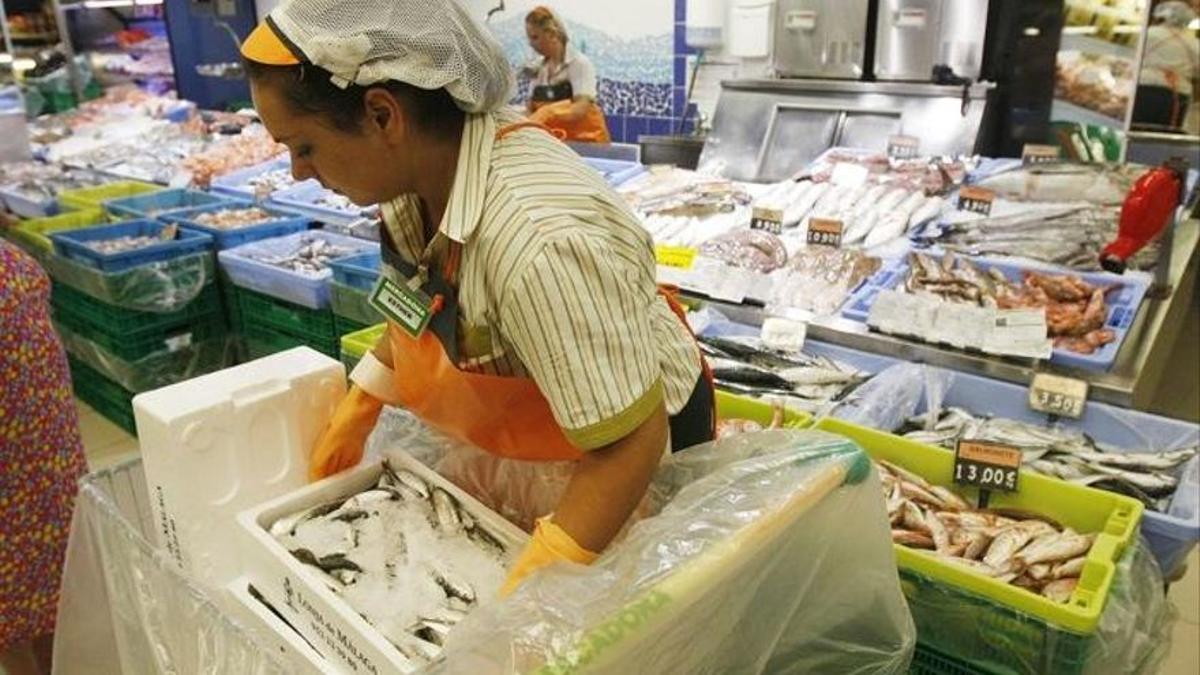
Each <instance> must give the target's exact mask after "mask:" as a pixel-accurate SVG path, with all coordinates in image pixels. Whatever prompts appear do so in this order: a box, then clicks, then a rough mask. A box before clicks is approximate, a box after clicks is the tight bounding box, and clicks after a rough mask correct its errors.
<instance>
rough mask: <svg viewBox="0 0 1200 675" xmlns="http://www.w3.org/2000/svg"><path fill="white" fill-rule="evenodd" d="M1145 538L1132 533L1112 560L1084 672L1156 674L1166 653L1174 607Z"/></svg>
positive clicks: (1120, 674) (1094, 674)
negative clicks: (1113, 571)
mask: <svg viewBox="0 0 1200 675" xmlns="http://www.w3.org/2000/svg"><path fill="white" fill-rule="evenodd" d="M1163 588H1164V586H1163V575H1162V571H1161V570H1160V569H1159V567H1158V563H1157V562H1155V560H1154V555H1153V554H1152V552H1151V551H1150V549H1149V547H1148V545H1147V543H1146V540H1145V539H1143V538H1141V537H1138V538H1137V540H1136V545H1134V546H1130V547H1129V549H1127V550H1126V551H1125V554H1124V555H1122V556H1121V559H1120V560H1118V561H1117V573H1116V575H1115V576H1114V577H1113V585H1112V587H1111V588H1110V589H1109V591H1108V602H1107V603H1106V604H1105V606H1104V613H1103V614H1101V615H1100V628H1099V630H1098V631H1097V633H1096V637H1095V639H1093V640H1092V644H1091V645H1090V650H1089V658H1088V661H1087V668H1086V669H1085V670H1086V672H1087V673H1089V675H1102V674H1106V673H1112V674H1113V675H1124V674H1125V673H1147V674H1150V673H1157V672H1159V670H1160V667H1161V665H1162V663H1163V661H1164V660H1165V659H1166V657H1167V654H1168V653H1170V651H1171V624H1172V623H1174V621H1175V618H1176V617H1175V610H1174V607H1172V605H1171V603H1170V602H1169V601H1168V600H1167V596H1166V593H1165V592H1164V591H1163Z"/></svg>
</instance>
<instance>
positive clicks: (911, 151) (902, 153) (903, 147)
mask: <svg viewBox="0 0 1200 675" xmlns="http://www.w3.org/2000/svg"><path fill="white" fill-rule="evenodd" d="M922 15H924V11H922ZM920 145H921V141H920V140H919V139H918V138H917V137H916V136H904V135H896V136H888V141H887V156H888V157H892V158H894V159H912V158H913V157H916V156H917V149H918V148H919V147H920Z"/></svg>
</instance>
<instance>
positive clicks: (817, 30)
mask: <svg viewBox="0 0 1200 675" xmlns="http://www.w3.org/2000/svg"><path fill="white" fill-rule="evenodd" d="M869 5H870V3H869V2H868V0H780V2H779V5H778V7H777V8H776V12H775V40H774V45H775V47H774V58H773V63H774V67H775V70H776V72H777V73H778V74H779V75H780V76H781V77H819V78H837V79H852V80H857V79H861V78H862V76H863V72H864V70H865V65H866V63H865V59H866V48H867V13H868V8H869Z"/></svg>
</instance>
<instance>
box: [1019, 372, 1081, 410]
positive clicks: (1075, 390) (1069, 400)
mask: <svg viewBox="0 0 1200 675" xmlns="http://www.w3.org/2000/svg"><path fill="white" fill-rule="evenodd" d="M1087 395H1088V383H1087V382H1085V381H1083V380H1077V379H1075V378H1073V377H1063V376H1061V375H1051V374H1050V373H1038V374H1036V375H1034V376H1033V382H1031V383H1030V384H1029V407H1030V408H1033V409H1034V410H1036V411H1038V412H1044V413H1046V414H1048V415H1061V416H1063V417H1071V418H1074V419H1079V418H1080V417H1083V406H1084V404H1085V403H1086V402H1087Z"/></svg>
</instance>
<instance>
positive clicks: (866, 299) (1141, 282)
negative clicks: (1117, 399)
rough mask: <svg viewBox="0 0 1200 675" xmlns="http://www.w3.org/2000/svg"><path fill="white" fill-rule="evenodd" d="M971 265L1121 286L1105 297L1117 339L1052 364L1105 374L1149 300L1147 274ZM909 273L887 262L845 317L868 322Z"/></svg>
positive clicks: (985, 261)
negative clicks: (878, 301)
mask: <svg viewBox="0 0 1200 675" xmlns="http://www.w3.org/2000/svg"><path fill="white" fill-rule="evenodd" d="M935 259H936V258H935ZM971 262H973V263H975V264H976V265H979V266H982V267H984V268H988V267H994V268H995V269H997V270H999V271H1000V272H1002V273H1003V274H1004V275H1005V276H1006V277H1008V278H1009V279H1012V280H1014V281H1018V280H1020V279H1021V272H1022V271H1024V270H1031V271H1039V272H1048V273H1051V274H1075V275H1077V276H1079V277H1080V278H1082V279H1083V280H1084V281H1086V282H1088V283H1090V284H1093V285H1097V286H1119V288H1116V289H1114V290H1112V291H1110V292H1109V293H1108V295H1106V296H1105V299H1106V300H1107V302H1108V318H1107V319H1106V320H1105V322H1104V326H1105V328H1110V329H1112V330H1113V332H1114V333H1116V336H1117V339H1116V340H1115V341H1114V342H1112V343H1110V344H1107V345H1104V347H1102V348H1100V349H1097V350H1096V351H1095V352H1093V353H1091V354H1076V353H1075V352H1071V351H1068V350H1066V349H1058V348H1055V349H1054V353H1053V355H1052V356H1051V357H1050V362H1051V363H1058V364H1062V365H1064V366H1074V367H1076V368H1083V369H1086V370H1101V371H1104V370H1108V369H1109V368H1111V367H1112V364H1113V362H1115V361H1116V360H1117V354H1118V352H1120V350H1121V345H1122V344H1123V343H1124V342H1125V335H1126V334H1127V333H1128V332H1129V328H1130V326H1132V325H1133V320H1134V318H1135V317H1136V316H1137V312H1138V309H1139V308H1140V307H1141V304H1142V300H1143V299H1144V298H1145V297H1146V291H1147V290H1149V287H1150V283H1149V281H1148V280H1147V279H1146V278H1145V276H1144V275H1136V276H1135V275H1134V274H1126V275H1122V276H1118V275H1115V274H1108V273H1101V272H1093V273H1089V272H1076V271H1073V270H1064V269H1062V268H1059V267H1052V266H1046V265H1038V264H1034V263H1026V264H1020V265H1018V264H1015V263H1011V262H1001V261H998V260H993V259H989V258H974V259H972V260H971ZM907 274H908V261H907V260H906V259H894V260H889V261H887V262H885V264H884V266H883V267H882V268H880V270H879V271H878V272H876V273H875V275H874V276H872V277H871V278H870V279H868V280H867V281H866V283H865V284H863V285H862V286H860V287H859V288H858V290H856V291H855V292H854V293H853V294H851V296H850V298H849V299H848V300H847V301H846V304H845V306H844V307H843V309H842V316H844V317H846V318H848V319H853V320H855V321H861V322H863V323H866V321H867V316H868V315H869V314H870V312H871V305H872V304H873V303H874V302H875V296H877V295H878V294H879V291H881V290H884V289H894V288H898V287H900V286H902V285H903V284H904V278H905V276H907Z"/></svg>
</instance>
